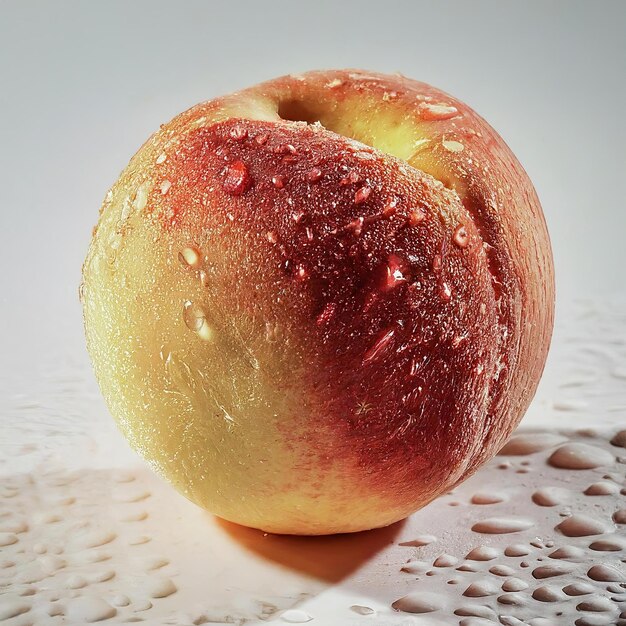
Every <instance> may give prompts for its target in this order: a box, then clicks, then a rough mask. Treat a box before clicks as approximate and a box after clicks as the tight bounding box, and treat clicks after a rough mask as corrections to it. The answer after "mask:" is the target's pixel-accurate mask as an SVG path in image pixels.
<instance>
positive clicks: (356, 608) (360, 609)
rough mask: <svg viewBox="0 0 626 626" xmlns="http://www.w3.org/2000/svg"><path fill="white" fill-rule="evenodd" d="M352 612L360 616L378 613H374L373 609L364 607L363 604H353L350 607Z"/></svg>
mask: <svg viewBox="0 0 626 626" xmlns="http://www.w3.org/2000/svg"><path fill="white" fill-rule="evenodd" d="M350 610H351V611H353V612H354V613H357V614H358V615H374V613H376V611H374V609H372V608H371V607H369V606H363V605H361V604H353V605H352V606H351V607H350Z"/></svg>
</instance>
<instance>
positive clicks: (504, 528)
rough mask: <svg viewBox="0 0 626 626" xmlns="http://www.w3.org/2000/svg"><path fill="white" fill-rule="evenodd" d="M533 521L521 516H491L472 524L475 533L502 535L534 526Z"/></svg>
mask: <svg viewBox="0 0 626 626" xmlns="http://www.w3.org/2000/svg"><path fill="white" fill-rule="evenodd" d="M534 524H535V523H534V522H533V521H532V520H529V519H525V518H522V517H492V518H489V519H485V520H482V521H481V522H476V523H475V524H474V525H473V526H472V530H473V531H474V532H475V533H486V534H491V535H503V534H508V533H517V532H520V531H522V530H528V529H529V528H532V527H533V526H534Z"/></svg>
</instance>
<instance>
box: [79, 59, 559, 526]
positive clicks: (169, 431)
mask: <svg viewBox="0 0 626 626" xmlns="http://www.w3.org/2000/svg"><path fill="white" fill-rule="evenodd" d="M81 295H82V301H83V305H84V316H85V327H86V335H87V344H88V348H89V352H90V354H91V357H92V360H93V363H94V367H95V371H96V375H97V378H98V380H99V383H100V386H101V389H102V392H103V395H104V397H105V399H106V401H107V404H108V406H109V409H110V411H111V413H112V414H113V416H114V417H115V418H116V420H117V422H118V423H119V425H120V427H121V429H122V431H123V433H124V434H125V435H126V436H127V437H128V439H129V440H130V442H131V444H132V445H133V446H134V447H135V448H136V449H137V450H138V451H139V452H140V453H141V454H143V456H144V457H145V458H146V459H147V460H148V461H149V463H150V465H151V466H152V467H153V468H154V469H155V470H157V471H158V472H160V473H161V474H162V475H163V476H165V477H166V478H167V479H168V480H170V481H171V482H172V483H173V484H174V486H175V487H176V488H177V489H179V490H180V491H181V492H182V493H183V494H185V495H186V496H187V497H188V498H189V499H191V500H193V501H194V502H196V503H198V504H199V505H201V506H203V507H205V508H206V509H208V510H210V511H212V512H214V513H216V514H217V515H219V516H221V517H223V518H226V519H228V520H231V521H235V522H239V523H241V524H245V525H248V526H254V527H257V528H261V529H263V530H266V531H270V532H277V533H299V534H323V533H334V532H351V531H358V530H363V529H369V528H374V527H379V526H384V525H387V524H391V523H392V522H395V521H397V520H399V519H401V518H403V517H405V516H407V515H408V514H410V513H411V512H413V511H415V510H416V509H417V508H419V507H421V506H423V505H425V504H426V503H428V502H429V501H430V500H432V499H433V498H435V497H436V496H437V495H439V494H441V493H442V492H444V491H446V490H448V489H449V488H450V487H451V486H453V485H454V484H455V483H457V482H458V481H460V480H462V479H464V478H465V477H467V476H468V475H469V474H471V473H472V472H474V471H475V470H476V469H477V468H478V467H479V466H480V465H481V464H482V463H483V462H484V461H486V460H487V459H489V458H490V457H491V456H492V455H494V454H495V453H496V452H497V451H498V449H499V448H500V447H501V446H502V445H503V444H504V442H505V441H506V439H507V437H508V436H509V435H510V433H511V431H512V430H513V429H514V428H515V426H516V425H517V423H518V422H519V420H520V419H521V417H522V416H523V414H524V412H525V410H526V408H527V406H528V404H529V402H530V400H531V398H532V397H533V394H534V392H535V389H536V387H537V384H538V381H539V378H540V376H541V372H542V369H543V366H544V362H545V359H546V354H547V351H548V346H549V342H550V336H551V331H552V322H553V302H554V284H553V266H552V257H551V252H550V244H549V239H548V234H547V231H546V226H545V222H544V219H543V215H542V212H541V207H540V204H539V201H538V199H537V196H536V193H535V191H534V189H533V186H532V184H531V183H530V181H529V179H528V177H527V175H526V173H525V172H524V170H523V169H522V166H521V165H520V164H519V162H518V161H517V160H516V159H515V157H514V156H513V154H512V153H511V151H510V150H509V149H508V147H507V146H506V145H505V143H504V142H503V140H502V139H501V138H500V137H499V136H498V135H497V133H496V132H495V131H494V130H493V129H492V128H491V127H490V126H489V125H488V124H487V123H486V122H485V121H484V120H483V119H482V118H480V117H479V116H478V115H477V114H476V113H474V112H473V111H472V110H471V109H470V108H469V107H468V106H467V105H465V104H463V103H462V102H459V101H458V100H456V99H454V98H452V97H451V96H449V95H447V94H445V93H443V92H441V91H439V90H437V89H435V88H433V87H430V86H428V85H425V84H423V83H419V82H416V81H413V80H409V79H407V78H404V77H402V76H386V75H381V74H371V73H364V72H360V71H328V72H311V73H308V74H304V75H300V76H287V77H283V78H279V79H276V80H272V81H269V82H267V83H263V84H261V85H258V86H256V87H252V88H250V89H247V90H245V91H242V92H239V93H236V94H233V95H230V96H226V97H222V98H218V99H216V100H212V101H210V102H206V103H203V104H199V105H197V106H195V107H193V108H191V109H190V110H188V111H186V112H185V113H183V114H181V115H179V116H178V117H176V118H175V119H174V120H172V121H171V122H169V123H168V124H165V125H164V126H162V127H161V128H160V130H159V131H158V132H157V133H155V134H154V135H153V136H152V137H151V138H150V139H149V140H148V141H147V142H146V143H145V144H144V145H143V146H142V147H141V149H140V150H139V152H138V153H137V154H136V155H135V156H134V157H133V159H132V160H131V162H130V164H129V165H128V167H127V168H126V169H125V170H124V172H123V173H122V175H121V176H120V178H119V180H118V181H117V182H116V183H115V185H114V186H113V188H112V189H111V191H110V192H109V193H108V194H107V197H106V199H105V202H104V205H103V207H102V209H101V214H100V220H99V223H98V226H97V228H96V229H95V230H94V235H93V240H92V244H91V247H90V250H89V254H88V256H87V260H86V262H85V265H84V268H83V284H82V286H81Z"/></svg>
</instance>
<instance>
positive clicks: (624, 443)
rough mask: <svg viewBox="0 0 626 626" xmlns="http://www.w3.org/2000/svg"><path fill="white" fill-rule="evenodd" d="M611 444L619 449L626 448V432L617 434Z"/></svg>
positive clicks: (622, 431) (621, 431)
mask: <svg viewBox="0 0 626 626" xmlns="http://www.w3.org/2000/svg"><path fill="white" fill-rule="evenodd" d="M611 444H612V445H614V446H617V447H618V448H626V430H620V431H619V432H617V433H615V435H614V436H613V438H612V439H611Z"/></svg>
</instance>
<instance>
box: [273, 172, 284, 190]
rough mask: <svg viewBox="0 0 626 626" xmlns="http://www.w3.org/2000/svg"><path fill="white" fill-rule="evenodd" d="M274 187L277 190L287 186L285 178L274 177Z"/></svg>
mask: <svg viewBox="0 0 626 626" xmlns="http://www.w3.org/2000/svg"><path fill="white" fill-rule="evenodd" d="M272 185H274V187H276V189H282V188H283V187H284V186H285V177H284V176H280V175H278V176H272Z"/></svg>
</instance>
